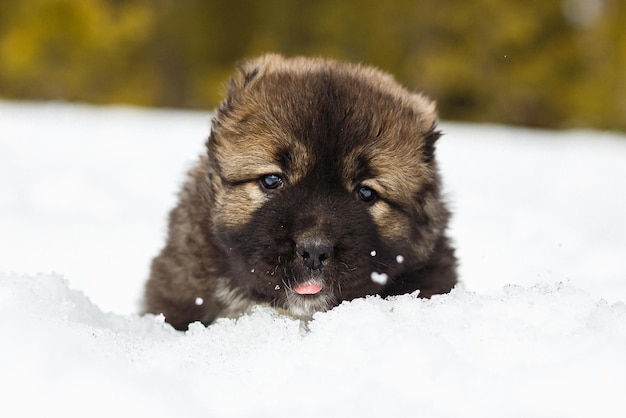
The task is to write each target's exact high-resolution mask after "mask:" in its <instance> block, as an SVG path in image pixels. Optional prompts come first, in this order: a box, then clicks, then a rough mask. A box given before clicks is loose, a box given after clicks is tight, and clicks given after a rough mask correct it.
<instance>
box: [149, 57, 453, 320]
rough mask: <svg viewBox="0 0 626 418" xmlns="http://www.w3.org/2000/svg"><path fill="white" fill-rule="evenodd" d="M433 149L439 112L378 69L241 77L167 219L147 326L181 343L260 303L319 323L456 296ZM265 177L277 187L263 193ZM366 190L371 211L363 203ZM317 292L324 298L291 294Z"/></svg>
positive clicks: (257, 68)
mask: <svg viewBox="0 0 626 418" xmlns="http://www.w3.org/2000/svg"><path fill="white" fill-rule="evenodd" d="M438 137H439V134H438V132H437V131H436V112H435V105H434V103H433V102H431V101H430V100H428V99H427V98H425V97H424V96H422V95H419V94H412V93H410V92H408V91H406V90H405V89H404V88H402V87H401V86H400V85H399V84H397V83H396V82H395V81H394V80H393V78H392V77H391V76H389V75H387V74H384V73H382V72H380V71H378V70H376V69H373V68H371V67H364V66H359V65H352V64H345V63H340V62H337V61H330V60H321V59H307V58H293V59H285V58H283V57H280V56H277V55H267V56H264V57H261V58H259V59H256V60H252V61H249V62H247V63H245V64H244V65H242V66H241V67H240V68H239V69H238V71H237V72H236V74H235V75H234V76H233V78H232V79H231V82H230V85H229V90H228V94H227V96H226V98H225V100H224V102H223V103H222V104H221V105H220V107H219V110H218V111H217V114H216V116H215V118H214V120H213V125H212V129H211V135H210V138H209V140H208V141H207V151H208V152H207V153H206V154H205V155H203V156H202V157H201V159H200V161H199V163H198V164H197V165H196V167H195V168H194V169H193V170H192V171H191V172H190V174H189V178H188V180H187V182H186V183H185V185H184V187H183V190H182V191H181V193H180V202H179V204H178V206H177V207H176V208H175V209H174V210H173V211H172V213H171V214H170V224H169V235H168V240H167V244H166V246H165V248H164V249H163V250H162V252H161V253H160V254H159V255H158V256H157V257H156V258H155V259H154V261H153V263H152V271H151V276H150V279H149V281H148V283H147V285H146V294H145V310H146V312H152V313H163V314H165V318H166V320H167V321H168V322H170V323H171V324H172V325H174V326H175V327H176V328H178V329H186V327H187V325H188V324H189V323H190V322H193V321H201V322H203V323H205V324H209V323H211V322H212V321H213V320H214V319H215V318H217V317H220V316H235V315H238V314H240V313H242V312H245V311H246V310H247V309H248V308H249V307H250V306H251V305H253V304H257V303H262V304H269V305H271V306H274V307H276V308H279V309H283V310H285V311H287V312H290V313H292V314H294V315H301V316H310V315H311V314H312V313H314V312H316V311H320V310H326V309H330V308H332V307H333V306H335V305H336V304H338V303H340V302H341V301H342V300H350V299H353V298H355V297H362V296H365V295H371V294H379V295H382V296H387V295H395V294H402V293H407V292H413V291H415V290H420V296H423V297H430V296H432V295H433V294H437V293H444V292H448V291H449V290H450V289H451V288H452V287H453V286H454V285H455V283H456V271H455V267H456V259H455V257H454V251H453V249H452V247H451V246H450V244H449V241H448V239H447V238H446V236H445V229H446V227H447V224H448V218H449V212H448V210H447V209H446V207H445V205H444V203H443V201H442V199H441V196H440V178H439V174H438V170H437V165H436V161H435V159H434V147H435V141H436V140H437V138H438ZM267 175H277V176H279V177H280V179H281V181H282V182H281V183H280V185H279V186H278V187H276V188H275V189H271V188H268V187H267V184H265V185H264V183H263V179H264V178H265V176H267ZM364 186H365V187H367V188H369V189H371V190H374V191H375V193H376V197H375V199H374V200H372V201H371V202H370V201H363V199H360V198H359V194H358V193H359V190H360V189H361V188H362V187H364ZM311 255H312V256H311ZM398 255H401V256H402V258H401V259H400V260H401V262H398V259H397V256H398ZM373 272H376V273H384V274H385V275H386V277H388V280H387V282H386V283H384V284H380V283H377V282H376V281H374V280H372V279H371V278H370V275H371V273H373ZM311 280H313V281H314V282H315V283H319V284H321V285H323V290H322V291H321V292H319V293H318V294H315V295H302V294H299V293H297V292H295V291H294V289H296V288H297V286H298V285H299V284H301V283H303V282H307V281H311ZM197 297H201V298H203V300H204V303H203V304H201V305H196V303H195V300H196V298H197Z"/></svg>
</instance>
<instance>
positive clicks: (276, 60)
mask: <svg viewBox="0 0 626 418" xmlns="http://www.w3.org/2000/svg"><path fill="white" fill-rule="evenodd" d="M282 62H284V58H283V57H282V56H281V55H278V54H267V55H263V56H262V57H259V58H256V59H252V60H249V61H245V62H243V63H242V64H240V65H239V66H237V69H236V71H235V74H234V75H233V77H232V78H231V79H230V81H229V83H228V94H227V98H228V97H231V96H236V95H238V94H239V93H241V92H242V91H244V90H245V89H246V87H248V86H249V85H251V84H253V83H254V82H255V81H256V80H257V79H259V78H260V77H261V76H262V75H263V74H264V73H266V72H268V71H270V70H271V69H272V68H276V67H277V66H279V65H280V64H281V63H282Z"/></svg>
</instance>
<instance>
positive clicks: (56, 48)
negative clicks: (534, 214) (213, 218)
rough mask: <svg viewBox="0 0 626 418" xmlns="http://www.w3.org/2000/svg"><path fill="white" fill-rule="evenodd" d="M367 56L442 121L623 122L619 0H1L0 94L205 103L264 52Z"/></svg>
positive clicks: (624, 53)
mask: <svg viewBox="0 0 626 418" xmlns="http://www.w3.org/2000/svg"><path fill="white" fill-rule="evenodd" d="M268 51H271V52H279V53H283V54H285V55H310V56H311V55H314V56H325V57H334V58H339V59H344V60H350V61H357V62H363V63H369V64H373V65H375V66H378V67H380V68H382V69H383V70H386V71H388V72H391V73H392V74H394V75H395V77H396V78H397V79H398V80H399V81H401V82H402V83H403V84H405V85H406V86H407V87H409V88H410V89H413V90H421V91H424V92H426V93H427V94H428V95H430V96H431V97H433V98H434V99H436V100H437V102H438V104H439V108H440V115H441V118H442V119H446V120H462V121H478V122H496V123H505V124H514V125H525V126H533V127H543V128H594V129H611V130H626V117H624V115H626V1H624V0H511V1H502V0H394V1H382V0H361V1H337V0H317V1H311V0H264V1H251V0H250V1H246V0H20V1H1V2H0V98H1V99H12V100H14V99H17V100H56V101H79V102H87V103H95V104H132V105H141V106H153V107H175V108H195V109H212V108H213V107H215V106H216V105H217V103H218V102H219V100H220V97H221V95H222V93H223V88H224V87H223V86H224V84H225V83H226V81H227V80H228V77H229V75H230V73H231V72H232V70H233V67H234V66H235V65H236V64H237V63H238V62H240V61H241V60H242V59H244V58H246V57H251V56H255V55H259V54H261V53H264V52H268Z"/></svg>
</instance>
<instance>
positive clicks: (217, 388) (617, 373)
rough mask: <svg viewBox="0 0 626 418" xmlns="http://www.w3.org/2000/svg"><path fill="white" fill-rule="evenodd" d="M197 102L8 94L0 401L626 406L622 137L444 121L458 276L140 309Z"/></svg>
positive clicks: (605, 411)
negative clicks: (373, 288)
mask: <svg viewBox="0 0 626 418" xmlns="http://www.w3.org/2000/svg"><path fill="white" fill-rule="evenodd" d="M208 126H209V115H208V114H206V113H204V112H195V113H194V112H176V111H155V110H141V109H132V108H99V107H88V106H74V105H66V104H29V103H11V102H0V254H1V255H0V399H1V401H0V416H3V417H14V416H49V415H53V414H55V415H56V414H61V413H62V414H64V415H65V416H85V415H89V416H106V417H110V416H151V417H160V416H163V417H171V416H219V417H253V416H254V417H264V416H276V417H293V416H365V417H369V416H371V417H374V416H385V417H386V416H391V417H404V416H406V417H416V416H426V417H454V416H457V417H472V416H480V417H502V416H506V417H591V416H602V417H623V416H626V406H625V402H624V400H623V399H624V398H623V397H624V393H626V355H625V353H626V305H625V304H624V302H625V301H626V268H625V266H624V264H625V262H624V260H625V255H626V193H624V191H625V190H626V136H624V135H618V134H609V133H599V132H581V131H574V132H562V133H556V132H548V131H534V130H526V129H517V128H509V127H500V126H480V125H466V124H452V123H444V124H443V126H442V127H443V130H444V131H445V132H446V135H445V136H444V137H443V138H442V140H441V142H440V146H439V149H438V152H439V159H440V162H441V167H442V170H443V176H444V181H445V184H446V189H447V191H448V196H449V200H450V201H451V202H452V205H453V207H454V210H455V218H454V223H453V225H452V230H451V235H452V237H453V238H454V240H455V241H456V243H457V246H458V253H459V256H460V259H461V269H460V273H461V279H462V281H463V285H462V286H459V287H458V288H457V289H456V290H454V291H453V292H452V293H451V294H449V295H443V296H438V297H434V298H433V299H431V300H420V299H416V298H414V297H412V296H410V295H406V296H401V297H397V298H393V299H390V300H381V299H379V298H367V299H362V300H355V301H353V302H351V303H345V304H343V305H341V306H339V307H338V308H335V309H333V310H332V311H330V312H326V313H323V314H318V315H316V316H315V318H314V320H313V321H312V322H311V323H310V324H309V329H308V330H306V329H305V328H304V327H303V326H302V324H300V323H299V322H298V321H296V320H294V319H291V318H288V317H284V316H281V315H278V314H277V313H275V312H273V311H272V310H270V309H265V308H264V309H258V310H256V311H255V312H254V313H253V314H251V315H249V316H245V317H242V318H240V319H239V320H222V321H219V322H217V323H216V324H214V325H213V326H211V327H209V328H204V327H202V326H193V327H192V328H191V330H190V331H189V332H187V333H179V332H175V331H173V330H172V329H171V328H170V327H169V326H168V325H165V324H164V323H163V322H162V320H161V319H160V318H158V317H157V318H155V317H152V316H146V317H139V316H137V315H136V314H135V312H136V311H137V306H138V300H139V297H140V295H141V289H142V285H143V282H144V280H145V279H146V276H147V271H148V263H149V261H150V258H151V257H152V256H153V255H154V254H155V253H156V252H157V251H158V249H159V247H160V246H161V245H162V243H163V239H164V230H165V216H166V213H167V211H168V210H169V209H170V208H171V207H172V206H173V204H174V202H175V193H176V190H177V189H178V185H179V183H180V182H181V180H182V178H183V175H184V171H185V170H186V169H187V168H188V167H189V166H190V164H191V163H192V162H193V161H194V160H195V157H196V155H197V154H198V153H199V152H201V150H202V146H203V142H204V138H205V137H206V136H207V133H208Z"/></svg>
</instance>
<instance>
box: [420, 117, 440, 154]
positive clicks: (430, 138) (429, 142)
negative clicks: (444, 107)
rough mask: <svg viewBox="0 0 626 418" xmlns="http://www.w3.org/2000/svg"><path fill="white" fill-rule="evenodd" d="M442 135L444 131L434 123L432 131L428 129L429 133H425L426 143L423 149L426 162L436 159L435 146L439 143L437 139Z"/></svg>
mask: <svg viewBox="0 0 626 418" xmlns="http://www.w3.org/2000/svg"><path fill="white" fill-rule="evenodd" d="M442 135H443V132H441V131H440V130H438V129H437V126H436V125H433V127H432V128H431V129H430V131H428V133H426V135H424V145H423V148H422V149H423V152H424V161H425V162H427V163H430V162H431V161H433V160H434V159H435V148H436V145H437V140H438V139H439V138H441V136H442Z"/></svg>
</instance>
